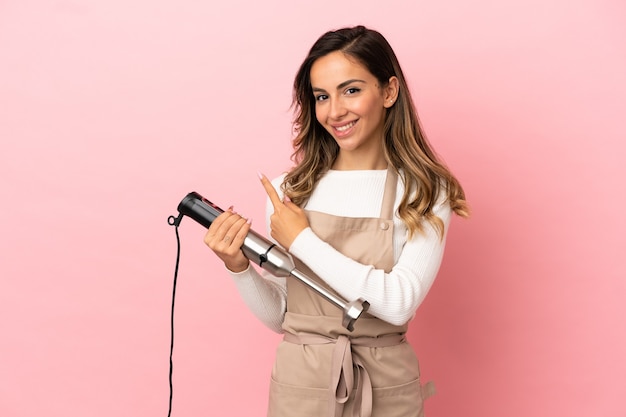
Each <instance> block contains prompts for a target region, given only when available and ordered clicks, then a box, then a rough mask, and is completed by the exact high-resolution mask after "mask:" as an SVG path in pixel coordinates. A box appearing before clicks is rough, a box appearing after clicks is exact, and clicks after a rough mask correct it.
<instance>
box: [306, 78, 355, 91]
mask: <svg viewBox="0 0 626 417" xmlns="http://www.w3.org/2000/svg"><path fill="white" fill-rule="evenodd" d="M352 83H365V81H364V80H359V79H356V78H353V79H351V80H346V81H344V82H342V83H341V84H339V85H338V86H337V90H341V89H342V88H344V87H347V86H348V85H350V84H352ZM313 91H315V92H326V90H324V89H323V88H317V87H313Z"/></svg>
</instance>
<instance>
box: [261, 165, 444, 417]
mask: <svg viewBox="0 0 626 417" xmlns="http://www.w3.org/2000/svg"><path fill="white" fill-rule="evenodd" d="M397 178H398V177H397V174H396V172H395V171H393V169H391V168H390V169H388V170H387V179H386V183H385V194H384V196H383V203H382V207H381V214H380V218H351V217H340V216H333V215H329V214H326V213H320V212H314V211H307V212H306V214H307V218H308V219H309V224H310V226H311V229H312V230H313V231H314V232H315V234H316V235H318V236H319V237H320V238H321V239H322V240H324V241H325V242H327V243H328V244H330V245H331V246H333V247H334V248H335V249H337V250H338V251H339V252H341V253H343V254H344V255H346V256H348V257H350V258H352V259H354V260H356V261H358V262H360V263H363V264H368V265H373V266H374V267H375V268H377V269H384V270H385V272H389V271H391V269H392V268H393V265H394V256H393V212H394V202H395V197H396V186H397ZM295 261H296V265H297V268H298V269H299V270H300V271H302V272H303V273H305V274H306V275H308V276H309V277H310V278H311V279H313V280H315V281H316V282H318V283H320V284H321V285H323V286H324V287H325V288H328V285H326V284H325V283H324V282H323V281H322V280H321V279H320V278H319V277H317V276H316V275H315V274H314V273H313V272H312V271H311V270H310V269H309V268H308V267H306V265H304V264H303V263H302V262H300V261H299V260H297V259H296V260H295ZM346 279H350V277H346ZM328 289H329V290H330V288H328ZM331 291H332V290H331ZM287 294H288V296H287V312H286V314H285V321H284V322H283V330H284V331H285V337H284V340H283V341H282V342H281V343H280V345H279V346H278V349H277V352H276V361H275V363H274V368H273V370H272V380H271V382H270V397H269V406H268V417H325V416H326V417H372V416H373V417H423V416H424V410H423V401H424V399H426V398H427V397H428V396H430V395H431V394H432V393H433V392H434V389H433V386H432V384H427V385H425V386H424V387H422V386H421V383H420V370H419V363H418V360H417V357H416V355H415V353H414V351H413V349H412V347H411V346H410V345H409V344H408V343H407V342H406V339H405V334H406V331H407V328H408V323H407V324H404V325H402V326H395V325H392V324H389V323H387V322H384V321H382V320H380V319H378V318H376V317H374V316H372V315H370V314H367V313H364V314H363V315H362V316H361V317H360V318H359V319H358V320H357V321H356V322H355V324H354V331H352V332H349V331H348V330H347V329H346V328H344V327H343V326H342V324H341V322H342V316H343V312H342V311H341V310H340V309H338V308H337V307H336V306H335V305H333V304H331V303H330V302H329V301H327V300H325V299H324V298H323V297H321V296H320V295H319V294H317V293H315V292H314V291H313V290H311V289H310V288H309V287H308V286H306V285H305V284H303V283H302V282H300V281H299V280H297V279H295V278H292V277H288V278H287Z"/></svg>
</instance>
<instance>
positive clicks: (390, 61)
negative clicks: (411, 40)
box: [282, 26, 469, 236]
mask: <svg viewBox="0 0 626 417" xmlns="http://www.w3.org/2000/svg"><path fill="white" fill-rule="evenodd" d="M335 51H341V52H343V53H344V54H346V55H348V56H350V57H352V58H354V59H356V60H357V61H358V62H359V63H361V64H362V65H363V66H364V67H365V68H367V70H368V71H369V72H370V73H372V74H373V75H374V76H375V77H376V79H377V80H378V82H379V83H380V85H381V86H383V87H384V86H386V85H387V84H388V82H389V79H390V78H391V77H393V76H395V77H396V78H397V79H398V81H399V94H398V98H397V100H396V103H395V104H394V105H393V106H392V107H391V108H389V109H388V110H387V113H386V116H385V124H384V152H385V158H386V159H387V162H388V163H389V165H390V167H392V168H393V169H394V170H396V171H397V172H398V174H399V175H400V176H401V178H402V180H403V181H404V195H403V196H402V200H401V202H400V206H399V208H398V215H399V216H400V218H401V219H402V220H403V221H404V222H405V223H406V225H407V228H408V230H409V236H412V235H413V234H414V233H415V232H421V231H423V223H422V222H423V220H426V221H428V222H429V223H431V224H432V225H433V226H434V227H435V229H436V230H437V231H438V233H439V235H440V236H443V232H444V230H443V229H444V224H443V221H442V220H441V219H440V218H438V217H437V216H436V215H435V214H434V213H433V207H434V205H435V203H436V202H437V199H438V198H439V195H440V193H442V192H445V193H446V194H447V195H446V198H447V201H448V202H449V204H450V207H451V208H452V210H453V211H454V212H455V213H456V214H458V215H459V216H461V217H468V216H469V208H468V205H467V202H466V201H465V193H464V191H463V188H462V187H461V185H460V183H459V182H458V181H457V179H456V178H455V177H454V175H452V173H451V172H450V170H449V169H448V168H447V167H446V166H445V165H444V164H443V162H441V160H440V158H439V157H438V156H437V155H436V154H435V152H434V151H433V149H432V147H431V146H430V144H429V143H428V140H427V139H426V136H425V135H424V134H423V132H422V129H421V126H420V123H419V119H418V117H417V112H416V110H415V106H414V104H413V100H412V99H411V93H410V92H409V88H408V86H407V83H406V79H405V78H404V74H403V73H402V69H401V68H400V64H399V62H398V59H397V58H396V55H395V53H394V52H393V49H392V48H391V46H390V45H389V43H388V42H387V40H386V39H385V38H384V37H383V36H382V35H381V34H380V33H378V32H376V31H374V30H371V29H367V28H365V27H364V26H356V27H354V28H344V29H339V30H337V31H331V32H327V33H325V34H324V35H322V36H321V37H320V38H319V39H318V40H317V41H316V42H315V44H314V45H313V47H312V48H311V50H310V51H309V54H308V56H307V57H306V59H305V60H304V62H303V63H302V65H301V66H300V69H299V70H298V73H297V74H296V78H295V81H294V87H293V91H294V93H293V103H292V105H293V107H294V110H295V111H294V113H295V118H294V122H293V128H294V133H295V135H296V136H295V138H294V140H293V147H294V152H293V155H292V159H293V161H294V162H295V164H296V165H295V167H294V168H293V169H292V170H291V171H290V172H289V173H288V174H287V175H286V177H285V179H284V181H283V184H282V189H283V191H284V193H285V194H286V195H287V196H288V197H289V198H290V199H291V201H293V202H294V203H295V204H297V205H299V206H301V207H302V206H303V205H304V204H305V203H306V201H307V200H308V199H309V197H310V196H311V193H312V192H313V189H314V188H315V185H316V184H317V181H318V180H319V179H320V178H321V177H322V175H324V173H326V172H327V171H328V170H329V169H330V167H331V166H332V164H333V162H334V161H335V158H336V157H337V155H338V153H339V146H338V145H337V143H336V142H335V140H334V139H333V137H332V136H331V135H330V134H329V133H328V132H327V131H326V130H325V129H324V128H323V127H322V126H321V125H320V124H319V122H317V120H316V117H315V100H314V96H313V93H312V87H311V79H310V72H311V67H312V65H313V63H314V62H315V61H316V60H317V59H319V58H321V57H323V56H325V55H328V54H329V53H331V52H335Z"/></svg>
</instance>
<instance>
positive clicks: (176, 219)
mask: <svg viewBox="0 0 626 417" xmlns="http://www.w3.org/2000/svg"><path fill="white" fill-rule="evenodd" d="M182 218H183V215H182V214H179V215H178V217H174V216H170V217H168V218H167V223H168V224H169V225H170V226H174V230H175V231H176V267H175V268H174V284H173V286H172V287H173V288H172V310H171V313H170V370H169V383H170V399H169V406H168V411H167V417H170V416H171V415H172V399H173V398H174V384H173V382H172V375H173V372H174V360H173V357H174V305H175V302H176V282H177V281H178V265H179V263H180V236H179V235H178V225H180V221H181V220H182Z"/></svg>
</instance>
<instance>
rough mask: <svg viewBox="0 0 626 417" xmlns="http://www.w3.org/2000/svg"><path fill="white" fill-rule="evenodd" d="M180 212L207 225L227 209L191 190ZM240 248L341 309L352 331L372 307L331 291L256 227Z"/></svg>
mask: <svg viewBox="0 0 626 417" xmlns="http://www.w3.org/2000/svg"><path fill="white" fill-rule="evenodd" d="M178 212H179V213H180V214H181V215H185V216H188V217H191V218H192V219H194V220H195V221H196V222H198V223H200V224H201V225H202V226H204V227H206V228H208V227H209V226H211V223H213V220H215V218H216V217H217V216H219V215H220V214H221V213H223V212H224V210H222V209H221V208H219V207H218V206H216V205H215V204H213V203H211V202H210V201H209V200H207V199H206V198H204V197H202V196H201V195H200V194H198V193H196V192H191V193H189V194H187V196H185V198H183V199H182V201H181V202H180V204H179V205H178ZM181 217H182V216H179V218H178V219H174V220H172V219H173V217H171V218H170V224H174V223H172V221H180V218H181ZM241 250H242V251H243V253H244V255H246V257H247V258H248V259H249V260H250V261H252V262H254V263H255V264H257V265H259V266H260V267H261V268H263V269H265V270H266V271H268V272H270V273H271V274H273V275H275V276H277V277H287V276H292V277H294V278H296V279H298V280H299V281H301V282H302V283H304V284H306V285H307V286H309V287H310V288H311V289H313V290H314V291H315V292H317V293H318V294H319V295H321V296H322V297H324V298H325V299H326V300H328V301H330V302H331V303H332V304H334V305H336V306H337V307H339V308H340V309H342V310H343V320H342V324H343V326H344V327H345V328H347V329H348V330H349V331H352V330H353V329H354V322H355V321H356V320H357V319H358V318H359V317H360V316H361V314H362V313H363V312H365V311H367V309H368V308H369V303H368V302H367V301H365V300H363V299H361V298H359V299H358V300H356V301H352V302H348V301H345V300H343V299H342V298H340V297H338V296H336V295H334V294H332V293H331V292H329V291H328V290H327V289H326V288H324V287H322V286H321V285H319V284H318V283H317V282H315V281H313V280H312V279H311V278H309V277H308V276H306V275H305V274H304V273H302V272H301V271H299V270H298V269H297V268H296V266H295V263H294V261H293V258H292V256H291V255H290V254H289V253H288V252H286V251H285V250H284V249H282V248H281V247H279V246H277V245H276V244H274V243H272V242H271V241H269V240H268V239H266V238H264V237H263V236H261V235H259V234H258V233H256V232H255V231H253V230H250V231H249V232H248V235H247V236H246V238H245V240H244V242H243V246H242V247H241Z"/></svg>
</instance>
